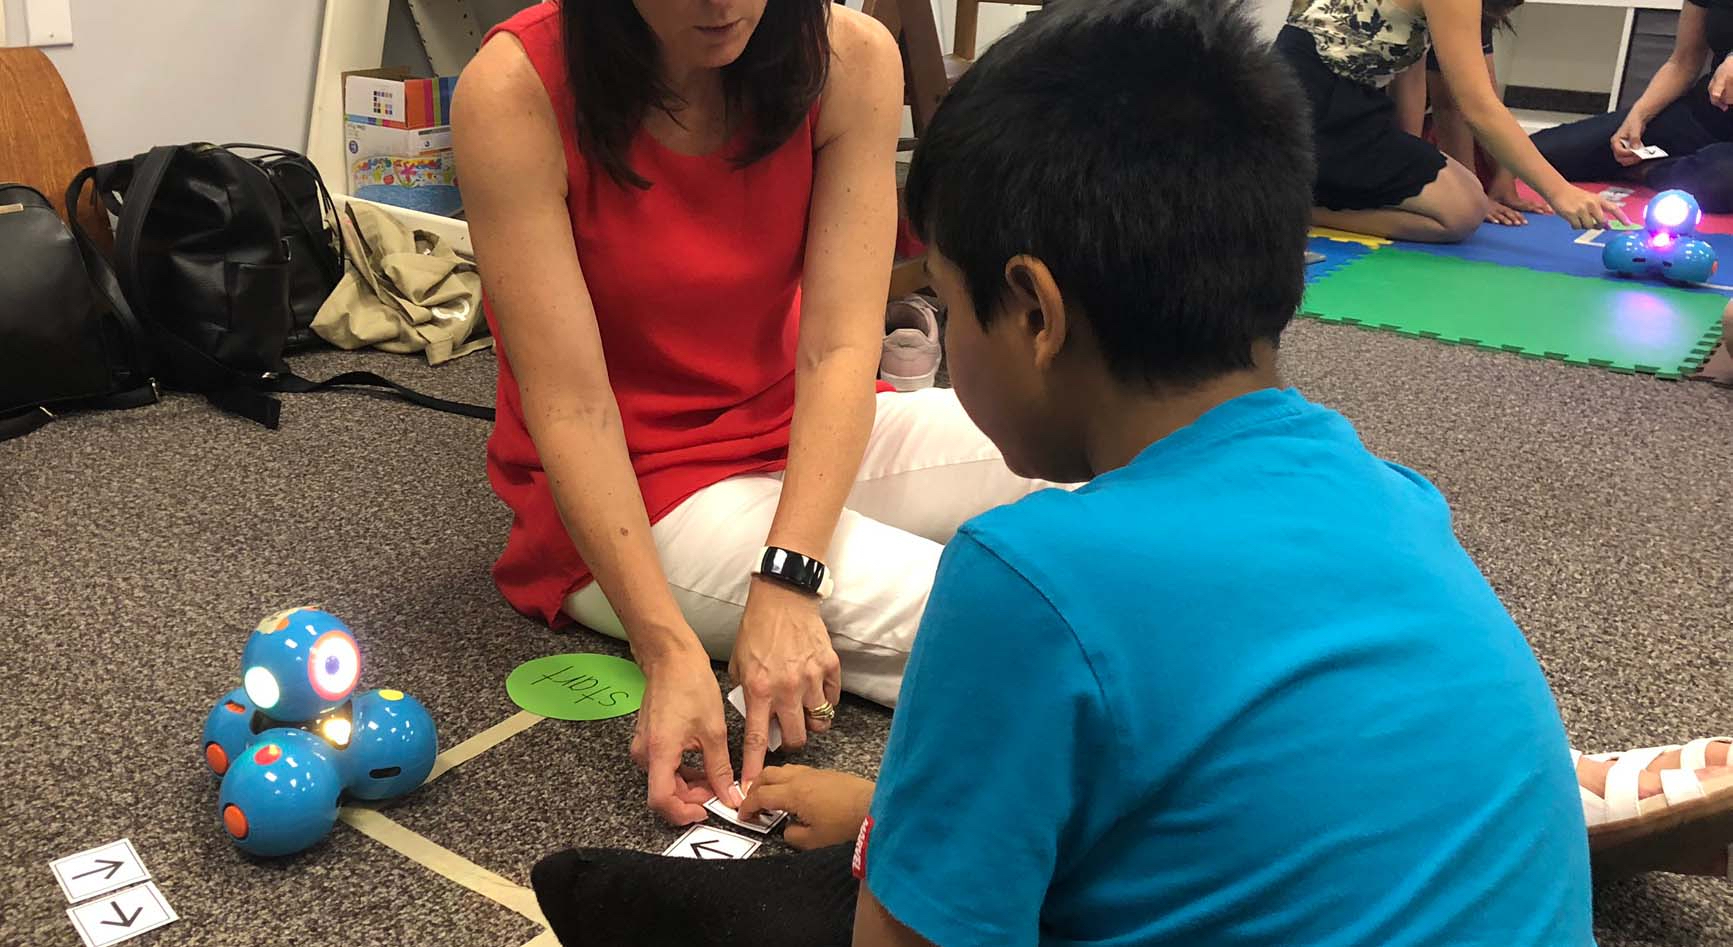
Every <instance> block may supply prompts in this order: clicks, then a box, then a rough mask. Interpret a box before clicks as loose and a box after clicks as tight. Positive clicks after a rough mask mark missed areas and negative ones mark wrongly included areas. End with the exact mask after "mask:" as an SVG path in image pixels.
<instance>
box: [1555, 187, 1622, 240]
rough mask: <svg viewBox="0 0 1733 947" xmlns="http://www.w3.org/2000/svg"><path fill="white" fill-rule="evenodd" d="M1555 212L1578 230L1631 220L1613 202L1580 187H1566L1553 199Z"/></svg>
mask: <svg viewBox="0 0 1733 947" xmlns="http://www.w3.org/2000/svg"><path fill="white" fill-rule="evenodd" d="M1551 203H1552V209H1553V212H1554V213H1556V214H1558V215H1559V216H1560V217H1563V218H1564V219H1565V220H1567V221H1569V222H1570V225H1571V226H1572V227H1575V228H1576V229H1578V230H1592V229H1594V228H1597V227H1605V226H1606V225H1607V221H1608V220H1609V219H1611V220H1618V221H1622V222H1623V223H1626V224H1629V223H1630V222H1631V219H1630V218H1629V217H1627V216H1625V212H1624V210H1623V209H1621V208H1620V207H1619V206H1618V205H1616V204H1614V203H1613V202H1612V201H1609V200H1607V199H1606V198H1604V197H1602V196H1601V195H1599V194H1590V193H1589V192H1588V191H1585V190H1583V189H1582V188H1580V187H1566V188H1565V189H1564V190H1563V191H1561V192H1559V194H1558V195H1556V196H1555V197H1553V198H1551Z"/></svg>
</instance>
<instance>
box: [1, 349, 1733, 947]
mask: <svg viewBox="0 0 1733 947" xmlns="http://www.w3.org/2000/svg"><path fill="white" fill-rule="evenodd" d="M1285 352H1286V355H1285V358H1286V363H1287V372H1288V375H1289V378H1290V380H1291V381H1293V382H1294V383H1295V384H1297V385H1299V386H1300V387H1301V388H1302V389H1303V390H1304V391H1306V392H1307V393H1308V394H1310V395H1311V396H1312V397H1313V398H1315V399H1317V400H1320V401H1322V402H1324V403H1326V404H1329V405H1332V406H1334V407H1336V408H1338V409H1340V410H1342V411H1343V412H1344V413H1346V414H1347V415H1348V416H1349V417H1350V418H1351V419H1353V420H1354V421H1355V422H1356V423H1357V424H1358V425H1359V426H1360V429H1361V431H1362V432H1363V433H1364V435H1365V437H1366V440H1367V441H1368V442H1369V444H1370V445H1371V446H1372V447H1373V448H1374V449H1375V450H1377V451H1379V452H1381V453H1383V454H1384V455H1386V456H1388V457H1391V458H1392V459H1395V460H1398V461H1401V462H1403V463H1406V464H1408V465H1410V466H1413V467H1415V468H1417V469H1419V470H1420V471H1422V472H1423V473H1425V474H1426V475H1428V476H1430V477H1432V478H1433V479H1434V480H1435V481H1436V482H1437V483H1438V485H1439V486H1440V487H1441V488H1442V489H1443V490H1444V491H1445V493H1446V494H1447V495H1448V496H1449V497H1450V498H1451V501H1452V503H1453V506H1454V508H1455V510H1456V515H1457V519H1456V524H1457V529H1458V531H1459V533H1460V535H1461V537H1462V540H1463V542H1464V543H1465V545H1466V546H1467V547H1468V549H1469V551H1470V552H1471V553H1472V554H1473V555H1474V556H1475V558H1476V559H1477V560H1478V561H1479V562H1480V564H1481V566H1482V568H1483V569H1484V570H1485V571H1486V572H1487V574H1488V575H1489V576H1490V577H1491V579H1492V581H1493V583H1494V585H1496V586H1497V588H1498V590H1499V591H1500V593H1502V594H1503V596H1504V598H1505V601H1506V602H1507V603H1508V604H1509V606H1510V608H1511V610H1512V612H1513V613H1514V614H1515V615H1516V617H1517V619H1518V620H1519V622H1520V623H1521V624H1522V625H1523V627H1524V628H1525V629H1526V630H1527V632H1528V634H1529V636H1530V639H1531V640H1532V642H1533V644H1534V647H1535V650H1536V651H1537V652H1538V653H1539V655H1540V657H1541V660H1542V662H1543V663H1544V665H1545V667H1546V670H1547V673H1548V675H1549V677H1550V678H1551V681H1552V683H1553V686H1554V689H1555V692H1556V693H1557V695H1558V700H1559V704H1560V706H1561V708H1562V709H1563V712H1564V717H1565V721H1566V723H1567V725H1568V726H1569V729H1570V732H1571V735H1572V738H1573V739H1574V740H1575V741H1576V742H1577V743H1578V745H1580V746H1583V747H1585V748H1588V749H1604V748H1617V747H1623V746H1627V745H1632V744H1646V743H1651V742H1656V741H1676V740H1681V739H1684V738H1687V737H1690V736H1694V735H1701V734H1708V733H1719V732H1725V731H1728V730H1730V729H1733V687H1730V686H1729V683H1730V681H1729V667H1728V659H1727V655H1728V650H1729V647H1728V632H1729V629H1730V628H1733V622H1730V621H1729V619H1730V618H1733V557H1730V556H1729V554H1728V553H1729V550H1728V544H1727V539H1726V537H1728V536H1729V535H1730V531H1733V465H1730V463H1729V461H1730V460H1733V391H1726V390H1718V389H1715V388H1711V387H1709V386H1707V385H1701V384H1692V383H1668V382H1660V381H1656V380H1654V379H1650V378H1644V377H1626V376H1619V375H1614V374H1609V373H1606V372H1601V371H1595V370H1590V369H1582V368H1573V367H1569V366H1565V365H1559V364H1553V363H1544V362H1533V361H1525V360H1522V359H1519V358H1515V357H1512V356H1502V355H1495V354H1488V353H1483V352H1478V351H1474V350H1470V349H1461V348H1453V347H1449V346H1445V345H1440V344H1436V343H1431V342H1424V341H1418V340H1409V339H1403V338H1399V337H1396V336H1392V335H1385V334H1378V333H1371V332H1365V331H1361V330H1357V329H1351V328H1342V327H1330V326H1324V325H1319V324H1316V323H1311V322H1302V323H1300V324H1297V325H1296V326H1295V327H1294V329H1293V330H1292V332H1291V333H1290V336H1289V339H1288V342H1287V346H1286V349H1285ZM297 367H298V368H299V369H300V370H301V371H302V372H304V373H306V374H310V375H321V374H325V373H329V372H334V371H337V370H340V369H345V368H357V367H366V368H372V369H375V370H380V371H384V372H387V373H389V374H391V375H392V376H394V377H397V378H399V379H400V380H402V381H404V382H406V383H410V384H414V385H419V386H422V387H424V388H425V389H427V390H430V391H432V392H434V393H438V394H443V395H446V396H450V397H457V398H465V399H474V400H484V401H485V400H487V399H490V398H491V394H492V388H493V380H494V368H493V362H492V359H491V356H488V355H485V354H481V355H474V356H470V357H467V358H464V359H461V360H459V361H458V362H455V363H453V364H451V365H448V366H444V367H441V368H439V369H429V368H427V367H426V366H424V365H422V364H420V363H419V362H418V361H417V360H415V359H412V358H406V357H395V356H384V355H377V354H366V355H343V354H337V353H329V354H321V355H316V356H309V357H306V358H303V359H301V360H299V362H298V364H297ZM486 435H487V430H486V427H485V425H483V424H481V423H480V422H476V421H472V420H469V419H465V418H458V417H451V416H446V415H439V414H434V413H431V412H427V411H423V410H420V409H415V408H411V407H408V406H405V405H400V404H398V403H396V402H390V401H383V400H379V399H376V398H370V397H366V396H362V395H351V394H328V395H314V396H291V397H290V398H289V399H288V400H287V402H286V404H285V406H284V410H283V424H282V429H281V430H279V431H276V432H268V431H265V430H263V429H262V428H258V427H255V426H252V425H250V424H248V423H245V422H241V421H238V420H235V419H233V418H229V417H225V416H223V415H220V414H217V413H216V412H214V411H213V410H211V409H210V408H209V407H207V406H206V405H205V404H204V402H203V401H202V400H200V399H196V398H191V397H185V396H180V397H171V398H169V399H168V400H167V401H165V402H164V403H163V404H161V405H157V406H153V407H150V408H146V409H141V410H138V411H132V412H121V413H109V414H98V415H86V416H80V417H73V418H68V419H65V420H62V421H60V422H58V423H56V424H53V425H50V426H49V427H48V428H46V429H44V430H42V431H40V432H38V433H36V434H33V435H31V436H29V437H27V438H24V439H21V440H17V441H13V442H8V443H5V444H0V693H4V694H5V695H6V696H7V703H6V714H5V725H4V726H3V727H0V866H3V867H0V945H7V947H10V945H31V947H37V945H71V944H75V943H76V942H77V941H76V938H75V936H74V934H73V932H72V930H71V927H70V925H69V924H68V922H67V919H66V916H65V913H64V911H65V908H66V904H65V902H64V899H63V898H62V896H61V895H60V893H59V891H58V889H57V888H56V887H55V885H54V882H53V879H52V877H51V876H50V873H49V870H48V862H49V861H50V860H51V859H53V858H55V857H58V856H61V855H66V854H70V853H72V852H75V851H79V850H81V849H84V848H87V847H90V846H93V845H97V844H100V843H103V842H107V841H109V840H112V839H116V838H120V837H123V836H124V837H128V838H130V839H132V841H133V842H134V843H135V844H136V845H137V847H138V850H139V851H140V853H141V854H142V856H143V858H144V861H145V863H146V864H147V865H148V866H149V868H150V870H151V872H152V873H153V875H154V877H155V879H156V880H157V882H158V883H159V884H160V886H161V888H162V890H163V892H164V894H165V895H166V896H167V897H168V899H169V901H170V902H171V903H172V904H173V906H174V908H175V909H176V910H177V911H178V912H179V913H180V915H181V918H182V920H181V921H180V922H179V923H177V924H175V925H173V926H171V927H169V928H165V929H163V930H162V931H159V932H157V933H154V934H151V935H147V936H146V937H145V938H141V939H140V940H139V941H137V942H136V943H140V944H161V945H170V944H175V945H181V944H186V945H194V944H196V945H223V947H246V945H269V944H289V943H293V944H296V945H298V947H322V945H333V947H335V945H357V944H379V945H401V944H454V945H470V944H475V945H499V947H517V945H520V944H523V943H525V942H526V941H528V940H530V939H531V938H532V937H533V936H535V935H536V933H537V929H536V927H535V926H534V925H533V924H532V923H531V922H529V921H528V920H525V919H524V918H523V917H521V916H519V915H517V914H514V913H512V912H511V911H509V910H507V909H505V908H503V907H501V906H499V905H497V904H495V903H494V902H492V901H489V900H487V899H485V898H482V897H480V896H478V895H475V894H472V893H470V892H469V891H467V890H466V889H463V888H460V887H458V886H456V885H455V884H453V883H451V882H449V881H446V880H445V879H443V878H441V877H438V876H436V875H434V874H432V873H430V872H428V871H426V870H424V869H422V868H420V867H418V866H417V865H416V864H414V863H412V862H410V861H408V860H406V859H404V858H403V857H401V856H399V855H397V854H396V853H394V852H392V851H391V850H389V849H387V848H386V847H384V846H383V845H380V844H378V843H376V842H374V841H372V840H371V839H369V838H367V837H365V836H363V835H362V834H360V833H359V832H357V831H355V830H353V829H350V828H349V827H347V826H342V825H340V826H338V827H337V829H336V830H335V831H334V832H333V833H332V834H331V836H330V837H329V839H327V840H326V841H325V842H324V843H322V844H321V845H319V846H317V847H316V848H314V849H312V850H310V851H309V852H307V853H305V854H302V855H300V856H296V857H293V858H288V859H281V860H274V861H257V860H251V859H248V858H244V857H242V856H241V855H239V854H238V853H237V852H236V851H235V849H234V848H233V847H232V846H231V845H230V844H229V843H228V842H227V840H226V839H225V837H224V836H223V834H222V831H221V829H220V827H219V825H218V823H217V821H216V818H215V812H214V809H215V799H216V780H215V779H214V778H213V777H212V776H211V775H210V774H209V773H208V772H207V771H206V770H205V769H204V767H203V765H202V762H201V760H200V757H199V749H198V734H199V730H200V727H201V725H202V722H203V718H204V715H205V713H206V711H207V710H208V708H209V707H210V705H211V702H212V701H213V700H214V699H215V698H216V697H217V696H219V695H220V694H221V693H223V692H224V691H225V690H227V689H228V688H230V687H232V686H234V685H235V684H236V683H238V675H239V668H238V664H239V654H240V649H241V645H242V643H243V642H244V640H245V636H246V633H247V631H248V630H249V629H250V628H251V626H252V625H253V623H254V622H255V621H256V620H257V619H258V618H259V617H260V616H261V615H263V614H264V613H266V612H269V611H273V610H276V609H279V608H283V607H287V606H289V605H294V604H301V603H305V602H314V603H319V604H321V605H323V606H324V607H326V608H328V609H330V610H332V611H334V612H336V613H337V614H339V615H341V616H343V617H344V618H345V619H346V620H347V621H348V622H349V623H350V624H351V626H352V627H354V628H355V629H356V631H357V634H358V636H359V638H360V641H361V644H362V649H363V652H364V654H365V659H366V672H365V677H364V681H363V684H364V686H394V687H399V688H402V689H404V690H407V691H409V692H411V693H413V694H416V695H418V696H419V697H420V698H421V699H422V700H423V701H424V702H425V703H426V704H427V705H428V706H429V707H430V708H431V709H432V711H433V713H434V715H435V717H436V719H437V720H438V722H439V727H440V731H441V739H440V742H441V745H442V746H444V747H450V746H453V745H455V744H457V743H458V742H460V741H462V740H463V739H465V738H467V737H469V736H471V735H473V734H475V733H477V732H478V731H480V730H482V729H484V728H486V727H488V726H490V725H492V724H495V723H497V722H499V721H501V720H504V719H506V718H507V717H509V716H511V715H512V713H513V712H514V711H515V708H514V707H513V706H512V705H511V703H510V701H509V699H508V698H507V697H506V694H505V690H504V687H503V681H504V678H505V676H506V674H507V672H509V671H510V670H511V669H512V668H513V667H515V666H516V665H517V664H518V663H520V662H522V661H524V660H527V659H529V658H532V657H537V656H540V655H543V654H550V653H557V652H559V651H567V650H594V651H602V652H608V653H616V654H619V653H623V649H622V648H621V647H620V646H618V645H617V644H615V643H613V642H611V641H608V640H606V639H603V638H601V637H599V636H596V635H593V634H589V633H586V632H575V633H565V634H555V633H552V632H549V631H547V630H546V629H544V628H540V627H538V626H537V625H535V624H534V623H532V622H530V621H527V620H525V619H523V618H520V617H519V616H518V615H516V614H515V613H513V612H512V611H511V610H510V609H509V608H508V607H507V606H506V605H505V603H504V602H503V601H502V600H501V599H500V598H499V596H498V595H497V594H496V593H495V591H494V589H493V588H492V586H491V584H490V582H489V579H488V574H487V569H488V566H489V564H490V563H491V561H492V559H493V557H494V555H495V554H496V552H497V551H498V549H499V546H500V541H501V538H502V536H503V534H504V530H505V527H506V522H507V518H506V515H505V511H504V509H503V508H502V507H501V506H500V505H499V503H498V502H497V501H496V500H495V498H494V497H493V495H492V493H491V492H490V491H489V489H488V486H487V483H486V480H485V478H484V476H483V456H482V450H483V444H484V441H485V438H486ZM888 721H889V715H888V714H887V713H886V712H884V711H882V710H879V709H876V708H872V707H866V706H862V705H861V704H860V703H859V702H854V703H850V704H848V705H847V706H846V707H845V712H844V714H843V715H842V716H841V718H840V719H839V724H838V727H837V729H836V730H835V731H834V732H833V734H832V735H831V736H830V737H829V738H828V739H826V740H825V741H823V743H822V744H821V745H820V747H819V748H818V749H817V750H816V751H815V752H813V753H810V754H808V756H809V760H808V761H809V762H813V763H815V764H818V765H829V766H836V767H840V768H844V769H849V770H854V771H857V772H860V773H863V774H867V775H871V774H872V773H873V772H874V771H875V770H876V767H877V760H878V755H879V753H880V751H881V749H882V748H883V744H884V740H885V736H886V733H887V727H888ZM629 732H630V722H629V721H628V720H614V721H607V722H601V723H590V724H564V723H558V722H554V721H549V722H546V723H543V724H540V725H538V726H536V727H535V728H533V729H531V730H529V731H528V732H526V733H524V734H522V735H520V736H518V737H516V738H514V739H512V740H510V741H508V742H506V743H505V744H503V745H501V746H499V747H497V748H496V749H494V750H492V751H490V752H488V753H486V754H483V755H482V756H480V757H478V758H476V759H474V760H472V761H470V762H468V763H465V764H464V765H463V766H461V767H460V768H458V769H457V770H454V771H453V772H451V773H449V774H447V775H446V776H445V777H443V778H442V779H440V780H439V781H438V782H436V783H434V784H433V785H431V786H428V787H426V789H424V790H422V791H420V792H417V793H415V794H412V795H411V796H409V797H408V798H406V799H404V800H402V801H400V802H397V803H395V804H392V805H390V806H388V807H387V808H386V810H385V811H386V813H387V814H388V815H389V816H390V817H391V818H392V819H394V820H396V821H397V822H399V823H400V824H402V825H404V826H406V827H408V828H410V829H412V830H414V831H415V832H418V833H420V834H422V835H424V836H426V837H428V838H429V839H431V840H433V841H435V842H437V843H438V844H440V845H443V846H445V847H446V848H448V849H450V850H452V851H454V852H456V853H458V854H460V855H462V856H464V857H465V858H468V859H470V860H472V861H474V862H476V863H477V864H480V865H482V866H483V867H486V868H488V869H491V870H492V871H494V872H497V873H499V874H500V875H503V876H505V877H506V878H508V879H511V880H513V881H516V882H518V883H520V884H527V882H528V876H529V869H530V866H531V865H532V864H533V863H534V861H535V860H536V859H537V858H538V857H539V856H541V855H543V854H545V853H547V852H549V851H552V850H554V849H556V848H558V847H561V846H564V845H570V844H584V845H618V846H625V847H631V848H638V849H644V850H660V849H661V848H662V847H664V846H665V845H667V844H668V843H669V842H670V841H671V840H672V839H673V837H674V834H675V833H674V831H673V830H671V829H667V828H665V827H663V826H661V825H659V824H658V823H657V822H656V820H655V819H654V818H653V817H652V816H651V815H649V814H648V813H647V812H646V811H645V810H644V808H643V806H642V804H641V802H640V798H641V795H642V787H641V784H640V782H639V779H638V777H637V775H636V774H635V772H634V771H633V769H632V766H631V763H630V762H629V760H628V759H627V755H626V744H627V737H628V734H629ZM736 740H738V734H736ZM1459 750H1460V756H1459V758H1460V764H1461V765H1462V766H1465V767H1466V766H1495V765H1498V761H1497V760H1488V759H1482V758H1480V757H1479V756H1477V754H1476V749H1475V747H1474V746H1472V745H1468V746H1462V747H1460V748H1459ZM1275 762H1276V765H1277V766H1278V767H1279V760H1277V761H1275ZM1441 778H1448V776H1447V774H1441ZM1419 788H1421V789H1423V787H1419ZM1597 899H1598V917H1599V926H1598V933H1599V935H1600V938H1601V942H1602V943H1603V944H1607V945H1635V944H1681V945H1682V944H1733V885H1729V884H1727V883H1725V882H1716V881H1711V880H1693V879H1683V878H1674V877H1667V876H1652V877H1647V878H1641V879H1637V880H1634V881H1630V882H1625V883H1620V884H1617V885H1606V886H1602V887H1601V888H1599V889H1598V891H1597Z"/></svg>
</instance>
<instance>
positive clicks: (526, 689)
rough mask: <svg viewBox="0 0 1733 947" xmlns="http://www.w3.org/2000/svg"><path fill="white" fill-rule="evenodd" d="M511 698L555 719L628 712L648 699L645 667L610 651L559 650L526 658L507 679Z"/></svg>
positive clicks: (528, 709) (633, 710) (593, 718)
mask: <svg viewBox="0 0 1733 947" xmlns="http://www.w3.org/2000/svg"><path fill="white" fill-rule="evenodd" d="M505 691H506V693H507V694H510V695H511V699H512V702H513V703H515V704H517V705H518V706H519V707H522V708H523V709H525V710H527V711H529V712H530V713H532V714H541V715H542V716H544V717H553V718H554V719H556V720H606V719H608V718H609V717H624V716H625V715H627V714H629V713H633V712H635V711H636V710H637V709H638V707H639V706H640V705H641V704H643V703H644V672H643V671H642V670H640V669H639V668H638V666H637V665H636V664H633V663H632V662H630V661H628V660H626V659H625V658H616V657H614V656H613V655H608V654H555V655H549V656H548V657H545V658H536V659H535V660H534V661H525V662H524V663H522V664H520V665H518V666H517V669H516V670H514V671H512V672H511V674H510V675H508V676H507V677H506V679H505Z"/></svg>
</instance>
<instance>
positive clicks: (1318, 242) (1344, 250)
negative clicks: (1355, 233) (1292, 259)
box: [1306, 237, 1372, 286]
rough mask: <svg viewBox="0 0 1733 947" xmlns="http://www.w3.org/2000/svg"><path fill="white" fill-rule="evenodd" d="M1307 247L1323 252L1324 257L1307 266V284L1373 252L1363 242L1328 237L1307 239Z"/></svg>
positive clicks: (1316, 251) (1313, 250)
mask: <svg viewBox="0 0 1733 947" xmlns="http://www.w3.org/2000/svg"><path fill="white" fill-rule="evenodd" d="M1306 249H1308V250H1310V251H1312V252H1313V253H1322V254H1323V255H1324V259H1323V260H1321V261H1319V262H1317V263H1313V264H1311V265H1309V266H1307V267H1306V285H1307V286H1310V285H1312V284H1313V283H1316V282H1317V281H1318V280H1320V279H1323V278H1324V277H1326V276H1328V275H1330V273H1332V272H1333V271H1335V270H1337V269H1338V268H1340V267H1342V266H1344V265H1346V264H1348V263H1352V262H1354V261H1355V260H1358V259H1359V258H1361V257H1363V256H1365V255H1366V254H1368V253H1371V252H1372V248H1371V247H1368V246H1366V245H1365V244H1363V243H1350V242H1348V241H1346V240H1331V239H1330V238H1328V237H1312V238H1310V239H1308V240H1307V241H1306Z"/></svg>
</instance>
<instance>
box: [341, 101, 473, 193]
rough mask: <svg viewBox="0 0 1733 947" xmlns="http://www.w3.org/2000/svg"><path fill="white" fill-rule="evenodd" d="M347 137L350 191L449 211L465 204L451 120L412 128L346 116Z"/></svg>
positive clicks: (344, 135)
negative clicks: (431, 125) (458, 186)
mask: <svg viewBox="0 0 1733 947" xmlns="http://www.w3.org/2000/svg"><path fill="white" fill-rule="evenodd" d="M343 139H344V140H343V150H344V152H345V153H344V162H345V166H346V167H347V168H348V173H349V193H350V194H352V195H354V196H356V197H360V198H364V199H366V200H370V201H376V202H378V203H381V204H391V205H394V206H397V207H410V208H414V209H415V210H420V211H426V212H427V213H430V214H446V215H450V214H454V213H456V212H457V211H458V210H459V209H461V208H462V206H463V199H462V197H461V196H460V195H459V194H458V190H457V167H456V162H455V161H454V160H453V158H452V150H451V127H450V126H447V125H442V126H439V127H436V128H414V129H408V128H387V127H385V126H383V125H366V124H361V123H358V122H348V123H346V124H345V125H344V126H343Z"/></svg>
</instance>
